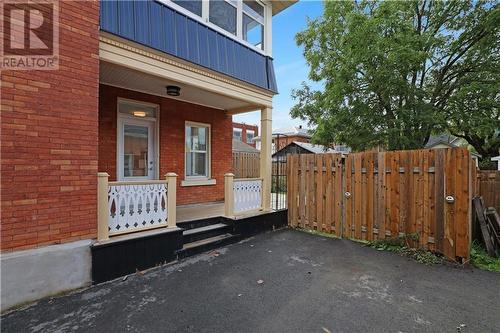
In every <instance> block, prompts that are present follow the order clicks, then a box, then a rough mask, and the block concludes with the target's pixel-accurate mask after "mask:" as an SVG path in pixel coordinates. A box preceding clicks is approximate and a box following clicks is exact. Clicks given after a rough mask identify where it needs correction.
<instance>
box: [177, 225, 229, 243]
mask: <svg viewBox="0 0 500 333" xmlns="http://www.w3.org/2000/svg"><path fill="white" fill-rule="evenodd" d="M229 232H231V227H230V226H229V225H227V224H225V223H217V224H210V225H207V226H204V227H199V228H194V229H188V230H184V232H183V234H182V240H183V242H184V244H187V243H192V242H196V241H199V240H202V239H206V238H211V237H215V236H219V235H222V234H226V233H229Z"/></svg>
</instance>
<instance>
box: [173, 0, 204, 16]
mask: <svg viewBox="0 0 500 333" xmlns="http://www.w3.org/2000/svg"><path fill="white" fill-rule="evenodd" d="M172 2H173V3H175V4H176V5H178V6H181V7H182V8H184V9H186V10H189V11H190V12H191V13H193V14H196V15H198V16H201V15H202V5H203V2H202V0H172Z"/></svg>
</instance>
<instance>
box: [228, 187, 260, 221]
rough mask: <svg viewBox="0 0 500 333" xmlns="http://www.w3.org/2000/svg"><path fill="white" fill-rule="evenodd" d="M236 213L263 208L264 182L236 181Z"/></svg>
mask: <svg viewBox="0 0 500 333" xmlns="http://www.w3.org/2000/svg"><path fill="white" fill-rule="evenodd" d="M233 190H234V212H235V213H242V212H245V211H250V210H256V209H260V208H261V206H262V180H261V179H252V180H246V179H245V180H234V183H233Z"/></svg>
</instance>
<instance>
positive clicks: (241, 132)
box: [233, 127, 243, 142]
mask: <svg viewBox="0 0 500 333" xmlns="http://www.w3.org/2000/svg"><path fill="white" fill-rule="evenodd" d="M234 132H239V133H240V139H237V138H235V137H234ZM233 140H240V141H241V142H243V129H241V128H238V127H233Z"/></svg>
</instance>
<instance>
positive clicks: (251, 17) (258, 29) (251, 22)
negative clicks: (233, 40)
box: [242, 0, 264, 50]
mask: <svg viewBox="0 0 500 333" xmlns="http://www.w3.org/2000/svg"><path fill="white" fill-rule="evenodd" d="M242 33H243V39H244V40H246V41H247V42H249V43H250V44H252V45H254V46H255V47H257V48H259V49H261V50H263V49H264V6H262V5H261V4H260V3H258V2H257V1H247V0H244V1H243V31H242Z"/></svg>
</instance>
